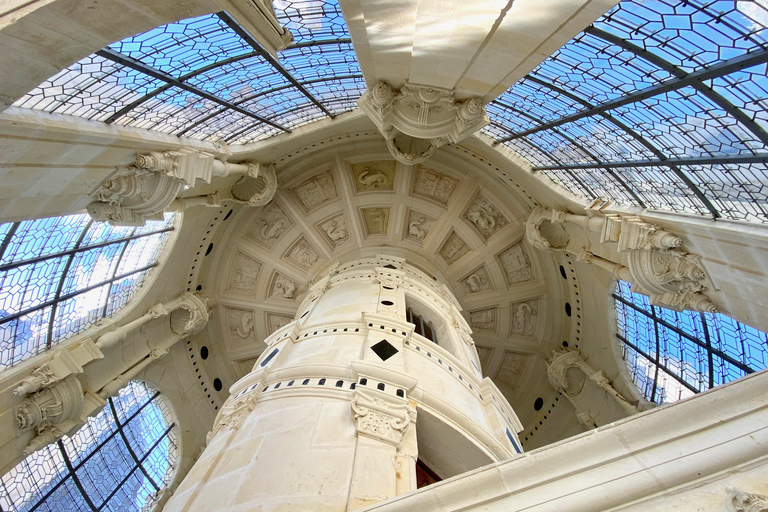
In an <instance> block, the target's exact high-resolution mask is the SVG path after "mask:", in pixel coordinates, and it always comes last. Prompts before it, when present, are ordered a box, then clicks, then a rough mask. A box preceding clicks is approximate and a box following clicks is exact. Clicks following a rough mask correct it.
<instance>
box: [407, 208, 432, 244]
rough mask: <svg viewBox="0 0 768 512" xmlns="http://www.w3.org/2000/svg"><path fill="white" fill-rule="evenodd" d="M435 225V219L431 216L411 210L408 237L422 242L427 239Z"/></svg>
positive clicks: (409, 212)
mask: <svg viewBox="0 0 768 512" xmlns="http://www.w3.org/2000/svg"><path fill="white" fill-rule="evenodd" d="M434 223H435V219H434V218H432V217H430V216H429V215H426V214H424V213H421V212H417V211H415V210H409V211H408V229H407V230H406V237H407V238H411V239H414V240H417V241H419V242H421V241H423V240H424V239H425V238H426V237H427V233H429V230H430V228H432V225H433V224H434Z"/></svg>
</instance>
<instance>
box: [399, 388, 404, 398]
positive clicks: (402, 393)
mask: <svg viewBox="0 0 768 512" xmlns="http://www.w3.org/2000/svg"><path fill="white" fill-rule="evenodd" d="M397 396H399V397H400V398H404V397H405V391H403V390H402V389H398V390H397Z"/></svg>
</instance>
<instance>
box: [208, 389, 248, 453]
mask: <svg viewBox="0 0 768 512" xmlns="http://www.w3.org/2000/svg"><path fill="white" fill-rule="evenodd" d="M257 403H258V394H257V393H254V392H250V393H246V394H245V395H243V396H241V397H238V398H235V399H231V398H230V399H229V400H227V402H226V403H225V404H224V405H223V406H222V408H221V412H220V413H219V416H218V417H217V418H216V423H215V424H214V426H213V430H212V431H211V432H210V434H208V436H207V439H206V440H207V442H208V443H210V442H211V439H213V438H214V437H215V436H216V434H218V433H219V432H221V431H222V430H224V429H231V430H238V429H239V428H240V427H241V425H242V422H243V420H244V419H245V418H246V417H248V415H249V414H250V413H251V412H252V411H253V409H255V408H256V404H257Z"/></svg>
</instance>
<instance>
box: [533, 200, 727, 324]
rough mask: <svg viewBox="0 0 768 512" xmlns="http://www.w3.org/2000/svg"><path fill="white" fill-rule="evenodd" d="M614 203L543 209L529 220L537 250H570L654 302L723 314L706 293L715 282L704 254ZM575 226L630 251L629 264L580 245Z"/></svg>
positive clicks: (624, 250)
mask: <svg viewBox="0 0 768 512" xmlns="http://www.w3.org/2000/svg"><path fill="white" fill-rule="evenodd" d="M609 205H610V203H605V202H600V201H595V202H594V203H593V204H592V205H591V206H590V207H588V208H587V215H574V214H571V213H568V212H564V211H558V210H549V209H547V208H542V207H537V208H536V209H534V211H533V212H532V213H531V215H530V217H528V220H527V221H526V226H525V233H526V238H527V239H528V241H529V242H530V243H531V245H533V246H534V247H536V248H537V249H540V250H547V251H566V252H569V253H571V254H573V255H575V256H576V257H577V258H578V259H579V260H581V261H585V262H588V263H592V264H593V265H595V266H598V267H600V268H603V269H605V270H607V271H609V272H611V273H612V274H613V275H614V276H615V277H617V278H619V279H624V280H626V281H629V282H630V283H631V284H632V291H633V292H636V293H641V294H644V295H647V296H648V297H649V298H650V301H651V304H656V305H660V306H665V307H669V308H672V309H677V310H683V309H691V310H694V311H703V312H709V313H715V312H717V306H715V304H714V303H712V302H711V301H710V299H709V297H707V295H706V291H707V290H708V289H709V288H710V287H711V284H710V282H709V280H708V279H707V275H706V272H705V271H704V267H703V266H702V264H701V257H700V256H699V255H696V254H692V253H688V252H686V251H685V250H684V249H683V247H682V245H683V240H682V239H681V238H680V237H678V236H677V235H675V234H674V233H671V232H670V231H667V230H665V229H662V228H660V227H658V226H656V225H654V224H651V223H649V222H645V221H644V220H643V219H641V218H640V217H637V216H636V215H625V214H614V213H606V212H605V210H606V209H607V208H608V206H609ZM575 230H582V231H586V232H592V233H598V234H599V241H600V243H601V244H616V245H615V247H614V249H615V251H616V252H617V253H619V254H624V255H626V262H627V264H628V265H627V266H625V265H624V264H623V263H622V262H621V261H619V259H618V258H617V257H615V256H597V255H596V254H593V253H592V252H591V251H590V249H589V248H588V247H584V246H582V245H579V244H577V243H576V242H574V240H576V239H584V238H585V237H584V236H579V237H577V236H571V235H572V232H573V234H574V235H575V234H576V232H575ZM593 236H594V235H593ZM605 252H607V251H601V254H602V253H605ZM609 258H613V259H609Z"/></svg>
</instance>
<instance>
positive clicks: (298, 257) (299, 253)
mask: <svg viewBox="0 0 768 512" xmlns="http://www.w3.org/2000/svg"><path fill="white" fill-rule="evenodd" d="M319 257H320V255H319V254H317V251H316V250H315V249H314V247H312V246H311V245H310V244H309V242H308V241H307V239H306V238H304V237H301V238H299V241H298V242H296V243H295V244H293V247H291V249H290V250H289V251H288V254H286V255H285V258H286V259H287V260H289V261H290V262H292V263H294V264H296V265H298V266H299V267H301V268H303V269H304V270H308V269H309V268H310V267H311V266H312V265H314V264H315V262H316V261H317V260H318V258H319Z"/></svg>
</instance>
